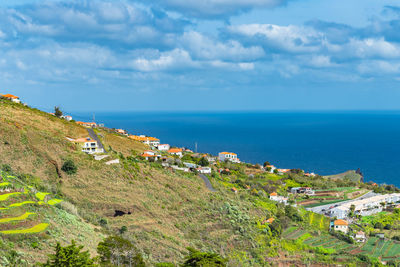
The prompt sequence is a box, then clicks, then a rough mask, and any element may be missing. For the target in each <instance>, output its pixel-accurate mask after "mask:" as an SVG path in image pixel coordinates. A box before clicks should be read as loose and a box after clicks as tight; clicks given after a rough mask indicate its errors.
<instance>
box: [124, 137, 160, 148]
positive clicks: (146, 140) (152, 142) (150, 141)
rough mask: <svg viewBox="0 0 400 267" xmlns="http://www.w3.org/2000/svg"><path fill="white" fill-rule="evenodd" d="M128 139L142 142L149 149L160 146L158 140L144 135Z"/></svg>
mask: <svg viewBox="0 0 400 267" xmlns="http://www.w3.org/2000/svg"><path fill="white" fill-rule="evenodd" d="M129 138H131V139H133V140H136V141H139V142H142V143H143V144H145V145H148V146H151V147H157V146H158V145H159V144H160V139H158V138H155V137H150V136H145V135H130V136H129Z"/></svg>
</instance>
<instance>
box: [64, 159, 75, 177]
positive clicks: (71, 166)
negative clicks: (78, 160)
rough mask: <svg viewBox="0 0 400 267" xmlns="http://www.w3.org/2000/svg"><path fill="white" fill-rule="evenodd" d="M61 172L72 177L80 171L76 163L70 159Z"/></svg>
mask: <svg viewBox="0 0 400 267" xmlns="http://www.w3.org/2000/svg"><path fill="white" fill-rule="evenodd" d="M61 170H62V171H63V172H65V173H67V174H69V175H71V174H75V173H76V172H77V171H78V167H76V165H75V163H74V162H73V161H72V160H71V159H68V160H66V161H65V162H64V164H63V165H62V167H61Z"/></svg>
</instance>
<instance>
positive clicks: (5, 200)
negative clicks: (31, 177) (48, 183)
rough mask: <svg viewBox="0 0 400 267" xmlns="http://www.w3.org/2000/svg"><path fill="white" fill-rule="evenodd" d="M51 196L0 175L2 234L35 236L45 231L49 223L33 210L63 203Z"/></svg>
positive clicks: (14, 179) (12, 178)
mask: <svg viewBox="0 0 400 267" xmlns="http://www.w3.org/2000/svg"><path fill="white" fill-rule="evenodd" d="M49 195H50V194H49V193H44V192H36V190H35V189H34V188H32V187H29V186H23V185H21V183H20V182H19V181H18V179H17V178H16V177H14V176H10V175H7V174H5V173H0V234H3V235H15V234H35V233H40V232H43V231H45V230H46V229H47V228H48V227H49V223H46V222H43V221H41V220H42V218H41V216H40V214H37V213H36V212H33V210H35V208H36V209H37V207H40V206H42V207H45V206H46V205H56V204H58V203H60V202H62V200H61V199H51V198H50V197H49Z"/></svg>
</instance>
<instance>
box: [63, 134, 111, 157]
mask: <svg viewBox="0 0 400 267" xmlns="http://www.w3.org/2000/svg"><path fill="white" fill-rule="evenodd" d="M67 139H68V140H69V141H71V142H72V143H74V144H76V145H79V146H81V147H82V152H85V153H88V154H95V153H104V150H103V149H102V148H100V147H99V145H98V144H97V141H95V140H92V139H90V137H86V138H78V139H71V138H67Z"/></svg>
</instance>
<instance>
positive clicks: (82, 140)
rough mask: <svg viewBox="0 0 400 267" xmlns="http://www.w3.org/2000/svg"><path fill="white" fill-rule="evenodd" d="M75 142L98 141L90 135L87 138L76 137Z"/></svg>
mask: <svg viewBox="0 0 400 267" xmlns="http://www.w3.org/2000/svg"><path fill="white" fill-rule="evenodd" d="M74 142H76V143H86V142H88V143H91V142H96V141H95V140H92V139H90V138H89V137H86V138H78V139H74Z"/></svg>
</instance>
